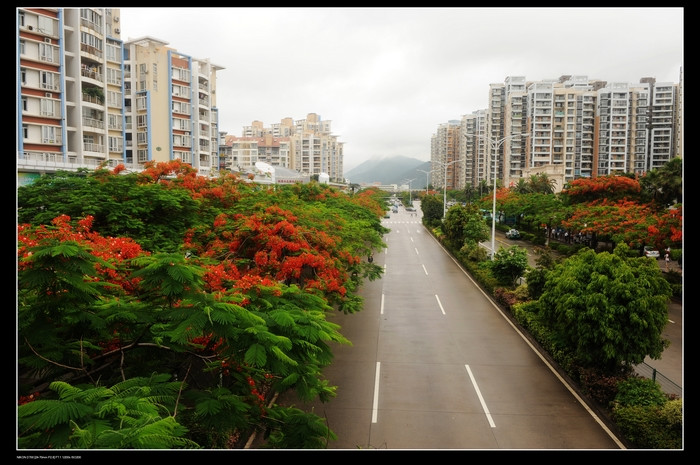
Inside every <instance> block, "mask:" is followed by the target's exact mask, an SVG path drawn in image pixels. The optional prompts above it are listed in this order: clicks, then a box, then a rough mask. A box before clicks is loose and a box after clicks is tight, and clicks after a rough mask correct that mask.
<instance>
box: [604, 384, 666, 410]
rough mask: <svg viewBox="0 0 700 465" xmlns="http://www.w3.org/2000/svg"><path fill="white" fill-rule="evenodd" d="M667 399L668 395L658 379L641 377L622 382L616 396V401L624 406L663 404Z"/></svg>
mask: <svg viewBox="0 0 700 465" xmlns="http://www.w3.org/2000/svg"><path fill="white" fill-rule="evenodd" d="M667 400H668V397H667V396H666V394H664V393H663V391H662V390H661V386H659V384H658V383H657V382H656V381H654V380H653V379H647V378H639V377H632V378H629V379H626V380H624V381H622V382H620V385H619V386H618V388H617V396H615V402H616V403H617V404H619V405H620V406H622V407H627V406H630V405H640V406H650V405H663V404H664V403H666V401H667Z"/></svg>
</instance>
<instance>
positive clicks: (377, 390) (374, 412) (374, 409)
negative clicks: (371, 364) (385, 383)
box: [372, 362, 379, 423]
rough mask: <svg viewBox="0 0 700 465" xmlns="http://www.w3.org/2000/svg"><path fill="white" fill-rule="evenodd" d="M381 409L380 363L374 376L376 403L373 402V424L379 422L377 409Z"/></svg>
mask: <svg viewBox="0 0 700 465" xmlns="http://www.w3.org/2000/svg"><path fill="white" fill-rule="evenodd" d="M378 408H379V362H377V370H376V372H375V374H374V401H373V402H372V423H376V422H377V409H378Z"/></svg>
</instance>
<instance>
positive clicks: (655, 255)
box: [644, 245, 661, 258]
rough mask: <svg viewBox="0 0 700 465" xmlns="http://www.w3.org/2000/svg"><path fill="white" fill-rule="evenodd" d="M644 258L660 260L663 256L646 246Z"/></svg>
mask: <svg viewBox="0 0 700 465" xmlns="http://www.w3.org/2000/svg"><path fill="white" fill-rule="evenodd" d="M644 256H646V257H651V258H659V257H660V256H661V254H659V251H658V250H656V249H654V248H653V247H649V246H648V245H646V246H644Z"/></svg>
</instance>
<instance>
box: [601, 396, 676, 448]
mask: <svg viewBox="0 0 700 465" xmlns="http://www.w3.org/2000/svg"><path fill="white" fill-rule="evenodd" d="M681 411H682V400H670V401H668V402H666V403H664V404H663V405H631V406H622V405H618V406H616V407H615V409H614V410H613V420H614V421H615V423H616V424H617V426H618V427H619V428H620V431H621V432H622V434H623V435H624V436H625V438H626V439H627V440H628V441H630V442H631V443H632V444H633V445H634V447H635V448H639V449H681V448H682V447H683V434H682V429H683V418H682V413H681Z"/></svg>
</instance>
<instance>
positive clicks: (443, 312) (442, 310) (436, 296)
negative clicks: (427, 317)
mask: <svg viewBox="0 0 700 465" xmlns="http://www.w3.org/2000/svg"><path fill="white" fill-rule="evenodd" d="M435 298H436V299H437V301H438V305H439V306H440V311H441V312H442V314H443V315H445V309H444V308H442V303H440V297H438V295H437V294H435Z"/></svg>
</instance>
